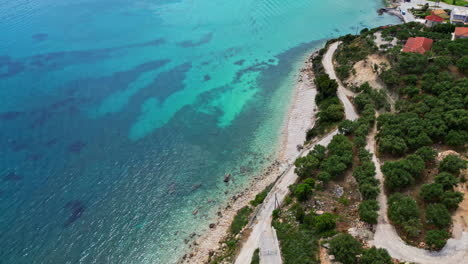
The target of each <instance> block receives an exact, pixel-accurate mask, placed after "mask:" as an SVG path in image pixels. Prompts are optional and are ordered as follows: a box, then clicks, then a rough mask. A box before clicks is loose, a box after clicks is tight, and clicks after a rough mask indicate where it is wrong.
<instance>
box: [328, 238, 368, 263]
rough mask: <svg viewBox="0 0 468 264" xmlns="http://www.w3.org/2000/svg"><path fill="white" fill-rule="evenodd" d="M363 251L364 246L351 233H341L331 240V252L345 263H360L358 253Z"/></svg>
mask: <svg viewBox="0 0 468 264" xmlns="http://www.w3.org/2000/svg"><path fill="white" fill-rule="evenodd" d="M361 253H362V246H361V243H359V241H357V240H356V239H355V238H354V237H352V236H351V235H350V234H344V233H341V234H339V235H337V236H335V237H334V238H333V239H332V240H331V241H330V254H331V255H334V256H335V259H336V260H337V261H339V262H342V263H345V264H356V263H358V258H357V255H359V254H361Z"/></svg>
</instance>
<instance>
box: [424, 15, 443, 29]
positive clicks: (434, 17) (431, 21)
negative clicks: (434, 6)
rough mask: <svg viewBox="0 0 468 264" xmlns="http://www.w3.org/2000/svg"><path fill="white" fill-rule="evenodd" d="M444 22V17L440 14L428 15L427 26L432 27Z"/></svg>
mask: <svg viewBox="0 0 468 264" xmlns="http://www.w3.org/2000/svg"><path fill="white" fill-rule="evenodd" d="M442 22H444V19H443V18H441V17H440V16H437V15H434V14H432V15H430V16H426V23H425V24H426V26H427V27H432V26H433V25H436V24H440V23H442Z"/></svg>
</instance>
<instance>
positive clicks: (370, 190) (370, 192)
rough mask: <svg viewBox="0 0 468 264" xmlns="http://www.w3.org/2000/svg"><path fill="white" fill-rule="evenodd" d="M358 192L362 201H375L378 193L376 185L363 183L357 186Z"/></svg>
mask: <svg viewBox="0 0 468 264" xmlns="http://www.w3.org/2000/svg"><path fill="white" fill-rule="evenodd" d="M359 192H360V193H361V195H362V199H364V200H373V199H376V198H377V196H378V195H379V193H380V189H379V186H378V185H372V184H371V183H364V184H361V185H360V186H359Z"/></svg>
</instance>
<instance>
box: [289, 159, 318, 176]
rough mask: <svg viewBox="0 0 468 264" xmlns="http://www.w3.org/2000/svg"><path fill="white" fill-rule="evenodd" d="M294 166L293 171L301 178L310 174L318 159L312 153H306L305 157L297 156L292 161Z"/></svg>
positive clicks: (316, 165) (316, 167) (314, 168)
mask: <svg viewBox="0 0 468 264" xmlns="http://www.w3.org/2000/svg"><path fill="white" fill-rule="evenodd" d="M294 165H295V166H296V168H295V169H294V172H295V173H296V174H297V175H298V176H299V177H301V178H305V177H309V176H312V173H313V171H314V170H316V169H318V167H319V165H320V161H319V160H318V159H317V158H316V157H315V156H313V155H310V153H309V154H307V155H306V156H305V157H299V158H297V159H296V161H295V162H294Z"/></svg>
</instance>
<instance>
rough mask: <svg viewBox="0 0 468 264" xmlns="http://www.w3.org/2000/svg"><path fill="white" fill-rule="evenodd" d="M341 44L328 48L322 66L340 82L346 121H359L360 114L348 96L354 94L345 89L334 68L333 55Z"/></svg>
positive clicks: (339, 95) (341, 99)
mask: <svg viewBox="0 0 468 264" xmlns="http://www.w3.org/2000/svg"><path fill="white" fill-rule="evenodd" d="M340 44H341V42H339V41H338V42H335V43H333V44H331V45H330V46H329V47H328V50H327V52H326V53H325V55H324V56H323V60H322V64H323V67H324V68H325V72H326V73H327V74H328V75H329V76H330V79H333V80H336V81H337V82H338V97H339V98H340V101H341V102H342V103H343V105H344V109H345V115H346V119H349V120H353V121H354V120H356V119H358V114H357V113H356V109H354V105H353V104H352V103H351V101H349V99H348V96H350V97H352V96H354V93H353V92H351V91H349V90H347V89H346V88H344V86H343V84H342V83H341V81H340V80H339V79H338V78H337V77H336V73H335V67H334V66H333V54H335V51H336V49H337V48H338V46H339V45H340Z"/></svg>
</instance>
